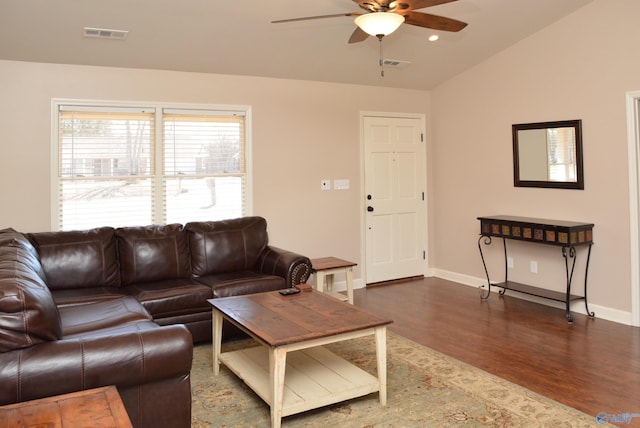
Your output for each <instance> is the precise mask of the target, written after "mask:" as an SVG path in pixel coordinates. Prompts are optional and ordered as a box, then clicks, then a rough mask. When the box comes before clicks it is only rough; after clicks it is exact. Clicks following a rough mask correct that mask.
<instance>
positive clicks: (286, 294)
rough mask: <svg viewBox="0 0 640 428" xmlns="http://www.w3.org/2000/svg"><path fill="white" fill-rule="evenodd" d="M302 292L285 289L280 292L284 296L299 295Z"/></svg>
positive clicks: (295, 289) (294, 289)
mask: <svg viewBox="0 0 640 428" xmlns="http://www.w3.org/2000/svg"><path fill="white" fill-rule="evenodd" d="M299 292H300V290H298V289H297V288H285V289H284V290H280V291H279V293H280V294H282V295H283V296H289V295H290V294H298V293H299Z"/></svg>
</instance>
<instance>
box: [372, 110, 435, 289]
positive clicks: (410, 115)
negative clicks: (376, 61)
mask: <svg viewBox="0 0 640 428" xmlns="http://www.w3.org/2000/svg"><path fill="white" fill-rule="evenodd" d="M365 117H388V118H392V119H393V118H403V119H418V120H420V121H421V123H422V129H423V130H424V140H425V141H424V143H425V159H424V177H422V179H423V180H424V188H425V195H424V196H425V201H424V202H425V213H426V215H427V218H425V219H424V221H425V234H424V235H425V236H424V241H425V242H424V248H426V252H427V256H426V259H425V264H424V269H423V272H422V273H423V275H424V276H428V273H429V221H428V218H429V182H428V181H427V177H428V176H429V162H428V161H427V160H428V159H429V134H428V132H427V125H426V124H427V117H426V115H425V114H419V113H398V112H395V113H392V112H379V111H361V112H360V183H361V184H360V195H359V197H360V204H359V206H360V260H361V263H362V266H361V269H360V273H361V276H362V282H363V284H362V286H363V287H366V286H367V266H366V263H367V230H366V229H367V220H366V218H365V215H366V214H365V213H366V205H367V204H366V196H365V193H366V192H365V184H366V183H365V170H364V164H365V145H364V136H365V132H364V118H365Z"/></svg>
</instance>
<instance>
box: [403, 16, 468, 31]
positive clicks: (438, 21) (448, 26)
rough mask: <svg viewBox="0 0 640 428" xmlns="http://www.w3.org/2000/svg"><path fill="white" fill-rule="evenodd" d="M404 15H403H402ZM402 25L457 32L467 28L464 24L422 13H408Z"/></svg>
mask: <svg viewBox="0 0 640 428" xmlns="http://www.w3.org/2000/svg"><path fill="white" fill-rule="evenodd" d="M403 15H404V14H403ZM404 23H405V24H410V25H416V26H418V27H424V28H431V29H432V30H442V31H452V32H457V31H460V30H462V29H463V28H464V27H466V26H467V23H466V22H462V21H458V20H455V19H451V18H445V17H444V16H438V15H431V14H429V13H423V12H409V13H407V14H406V15H404Z"/></svg>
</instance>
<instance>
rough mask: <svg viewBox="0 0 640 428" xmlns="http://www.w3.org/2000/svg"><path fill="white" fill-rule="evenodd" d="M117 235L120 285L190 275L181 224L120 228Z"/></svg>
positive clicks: (187, 247)
mask: <svg viewBox="0 0 640 428" xmlns="http://www.w3.org/2000/svg"><path fill="white" fill-rule="evenodd" d="M116 237H117V242H118V252H119V254H120V275H121V279H122V284H123V285H130V284H138V283H142V282H154V281H162V280H165V279H178V278H189V277H191V265H190V261H189V245H188V244H187V237H186V234H185V232H184V230H183V229H182V225H180V224H168V225H166V226H145V227H123V228H119V229H116Z"/></svg>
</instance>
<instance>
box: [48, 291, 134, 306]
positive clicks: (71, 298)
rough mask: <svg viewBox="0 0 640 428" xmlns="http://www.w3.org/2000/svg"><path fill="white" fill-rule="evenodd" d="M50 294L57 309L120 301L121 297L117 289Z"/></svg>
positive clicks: (53, 292) (52, 292)
mask: <svg viewBox="0 0 640 428" xmlns="http://www.w3.org/2000/svg"><path fill="white" fill-rule="evenodd" d="M51 294H52V295H53V300H54V301H55V302H56V305H57V306H58V307H62V306H72V305H84V304H86V303H96V302H102V301H105V300H115V299H121V298H122V296H123V294H122V292H121V291H120V289H119V288H118V287H94V288H70V289H63V290H53V291H51Z"/></svg>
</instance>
